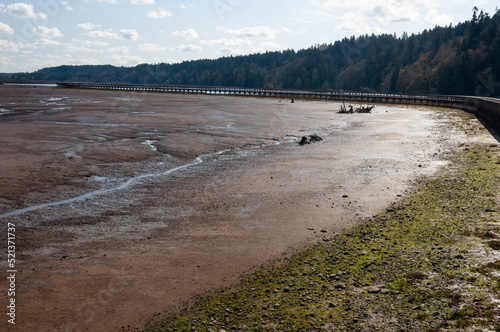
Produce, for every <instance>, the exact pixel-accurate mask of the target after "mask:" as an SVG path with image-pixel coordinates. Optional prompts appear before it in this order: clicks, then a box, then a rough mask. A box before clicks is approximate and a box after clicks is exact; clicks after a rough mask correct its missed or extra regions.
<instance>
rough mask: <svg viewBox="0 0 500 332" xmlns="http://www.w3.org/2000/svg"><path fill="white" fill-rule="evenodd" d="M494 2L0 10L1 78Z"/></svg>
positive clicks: (436, 17) (293, 40)
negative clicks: (21, 73)
mask: <svg viewBox="0 0 500 332" xmlns="http://www.w3.org/2000/svg"><path fill="white" fill-rule="evenodd" d="M474 6H477V7H478V8H479V9H483V10H484V11H485V12H488V13H489V14H490V15H493V14H494V13H495V11H496V8H497V6H498V5H497V3H496V2H494V1H492V0H476V1H462V0H455V1H450V0H447V1H445V0H411V1H410V0H359V1H346V0H302V1H294V0H276V1H272V0H267V1H263V0H208V1H198V0H179V1H177V0H170V1H165V0H67V1H62V0H37V1H22V2H15V1H12V2H11V1H9V0H7V1H3V3H2V4H0V72H4V73H5V72H26V71H29V72H31V71H34V70H37V69H41V68H44V67H49V66H58V65H81V64H112V65H116V66H134V65H137V64H139V63H159V62H167V63H173V62H180V61H184V60H193V59H207V58H208V59H213V58H219V57H222V56H229V55H240V54H250V53H256V52H265V51H266V50H269V51H275V50H282V49H289V48H290V49H292V48H293V49H295V50H298V49H302V48H307V47H310V46H312V45H316V44H323V43H333V42H335V41H336V40H339V39H342V38H344V37H350V36H353V35H356V36H357V35H360V34H365V33H368V34H371V33H375V34H380V33H391V34H392V33H396V34H397V35H398V36H401V34H402V33H403V32H404V31H406V32H408V33H409V34H411V33H417V32H420V31H423V30H424V29H430V28H433V27H434V26H436V25H448V24H450V23H453V24H456V23H458V22H461V21H464V20H466V19H469V18H470V17H471V16H472V8H473V7H474Z"/></svg>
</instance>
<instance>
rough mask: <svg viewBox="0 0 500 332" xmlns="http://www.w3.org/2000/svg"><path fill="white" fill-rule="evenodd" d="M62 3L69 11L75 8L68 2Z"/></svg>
mask: <svg viewBox="0 0 500 332" xmlns="http://www.w3.org/2000/svg"><path fill="white" fill-rule="evenodd" d="M61 4H62V5H63V6H64V8H65V9H66V10H68V11H72V10H73V7H71V6H70V5H69V4H68V3H67V2H62V3H61Z"/></svg>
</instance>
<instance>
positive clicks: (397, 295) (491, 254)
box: [148, 114, 500, 331]
mask: <svg viewBox="0 0 500 332" xmlns="http://www.w3.org/2000/svg"><path fill="white" fill-rule="evenodd" d="M469 120H470V118H468V117H467V116H464V115H463V114H462V115H461V116H459V117H456V118H455V119H454V121H455V123H456V124H457V127H458V128H460V129H461V130H463V131H464V132H466V133H468V134H469V135H471V136H475V137H479V136H481V135H484V134H482V133H481V130H480V128H479V125H478V124H477V123H475V122H474V121H469ZM471 142H472V143H470V144H466V145H464V146H462V148H461V150H460V151H456V152H454V153H452V154H450V155H449V160H450V165H449V166H448V167H447V168H443V169H441V170H440V171H439V172H438V173H437V174H436V175H435V176H433V177H432V178H425V179H421V180H419V181H417V183H416V184H415V186H414V187H413V189H412V190H411V191H410V192H409V193H407V195H406V196H405V197H404V198H403V199H402V200H401V201H400V202H398V203H395V204H393V205H392V206H391V207H390V208H388V209H387V210H386V211H384V212H382V213H380V214H378V215H376V216H373V217H372V218H370V219H369V220H366V222H364V223H362V224H360V225H358V226H356V227H354V228H352V229H350V230H348V231H347V232H345V233H343V234H338V235H336V236H334V237H332V238H325V239H324V242H323V243H319V244H316V245H312V246H311V247H309V248H307V249H306V250H304V251H303V252H300V253H298V254H296V255H295V256H293V257H291V258H289V259H285V262H283V263H281V264H275V265H272V266H267V267H264V268H262V269H261V270H260V271H258V272H257V273H255V274H252V275H250V276H248V277H247V278H246V279H245V280H243V281H242V282H241V284H239V285H238V286H235V287H234V288H232V289H225V290H219V291H217V292H213V293H210V294H208V295H206V296H205V297H203V298H202V299H200V300H199V301H198V302H197V303H196V304H195V305H194V306H190V307H188V308H186V309H185V310H183V311H182V312H181V313H180V314H174V315H170V316H167V317H163V318H161V319H159V320H157V321H155V322H154V323H152V324H151V325H150V326H149V328H148V331H410V330H411V331H417V330H418V331H440V330H442V331H445V330H446V331H450V330H451V331H464V330H467V331H472V330H480V331H500V305H499V303H500V280H499V276H500V252H499V250H500V144H498V143H496V144H492V141H491V139H490V140H489V141H488V140H487V141H485V140H481V139H480V137H479V139H477V140H472V141H471Z"/></svg>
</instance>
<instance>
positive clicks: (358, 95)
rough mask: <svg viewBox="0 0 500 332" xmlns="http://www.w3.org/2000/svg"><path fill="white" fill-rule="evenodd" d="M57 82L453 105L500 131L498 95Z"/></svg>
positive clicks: (83, 86) (85, 86)
mask: <svg viewBox="0 0 500 332" xmlns="http://www.w3.org/2000/svg"><path fill="white" fill-rule="evenodd" d="M37 83H39V82H1V83H0V84H23V85H29V84H37ZM57 86H59V87H62V88H69V89H100V90H120V91H149V92H163V93H181V94H204V95H226V96H254V97H274V98H289V99H294V98H295V99H317V100H333V101H345V102H357V103H361V104H370V103H388V104H408V105H425V106H442V107H452V108H459V109H463V110H467V111H470V112H474V113H476V114H477V115H479V116H481V117H483V118H484V119H486V120H487V121H488V122H489V123H490V124H491V125H492V127H493V128H495V130H496V131H497V132H499V133H500V100H499V99H496V98H486V97H475V96H455V95H409V94H384V93H362V92H349V91H321V90H299V89H253V88H238V87H219V86H189V85H156V84H155V85H152V84H114V83H74V82H63V83H57Z"/></svg>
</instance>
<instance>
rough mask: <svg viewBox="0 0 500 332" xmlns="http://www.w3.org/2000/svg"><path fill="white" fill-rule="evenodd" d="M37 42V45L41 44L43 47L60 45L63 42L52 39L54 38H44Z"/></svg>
mask: <svg viewBox="0 0 500 332" xmlns="http://www.w3.org/2000/svg"><path fill="white" fill-rule="evenodd" d="M35 44H36V45H37V46H41V47H44V46H59V45H61V43H59V42H58V41H55V40H52V39H46V38H42V39H39V40H37V41H36V42H35Z"/></svg>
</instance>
